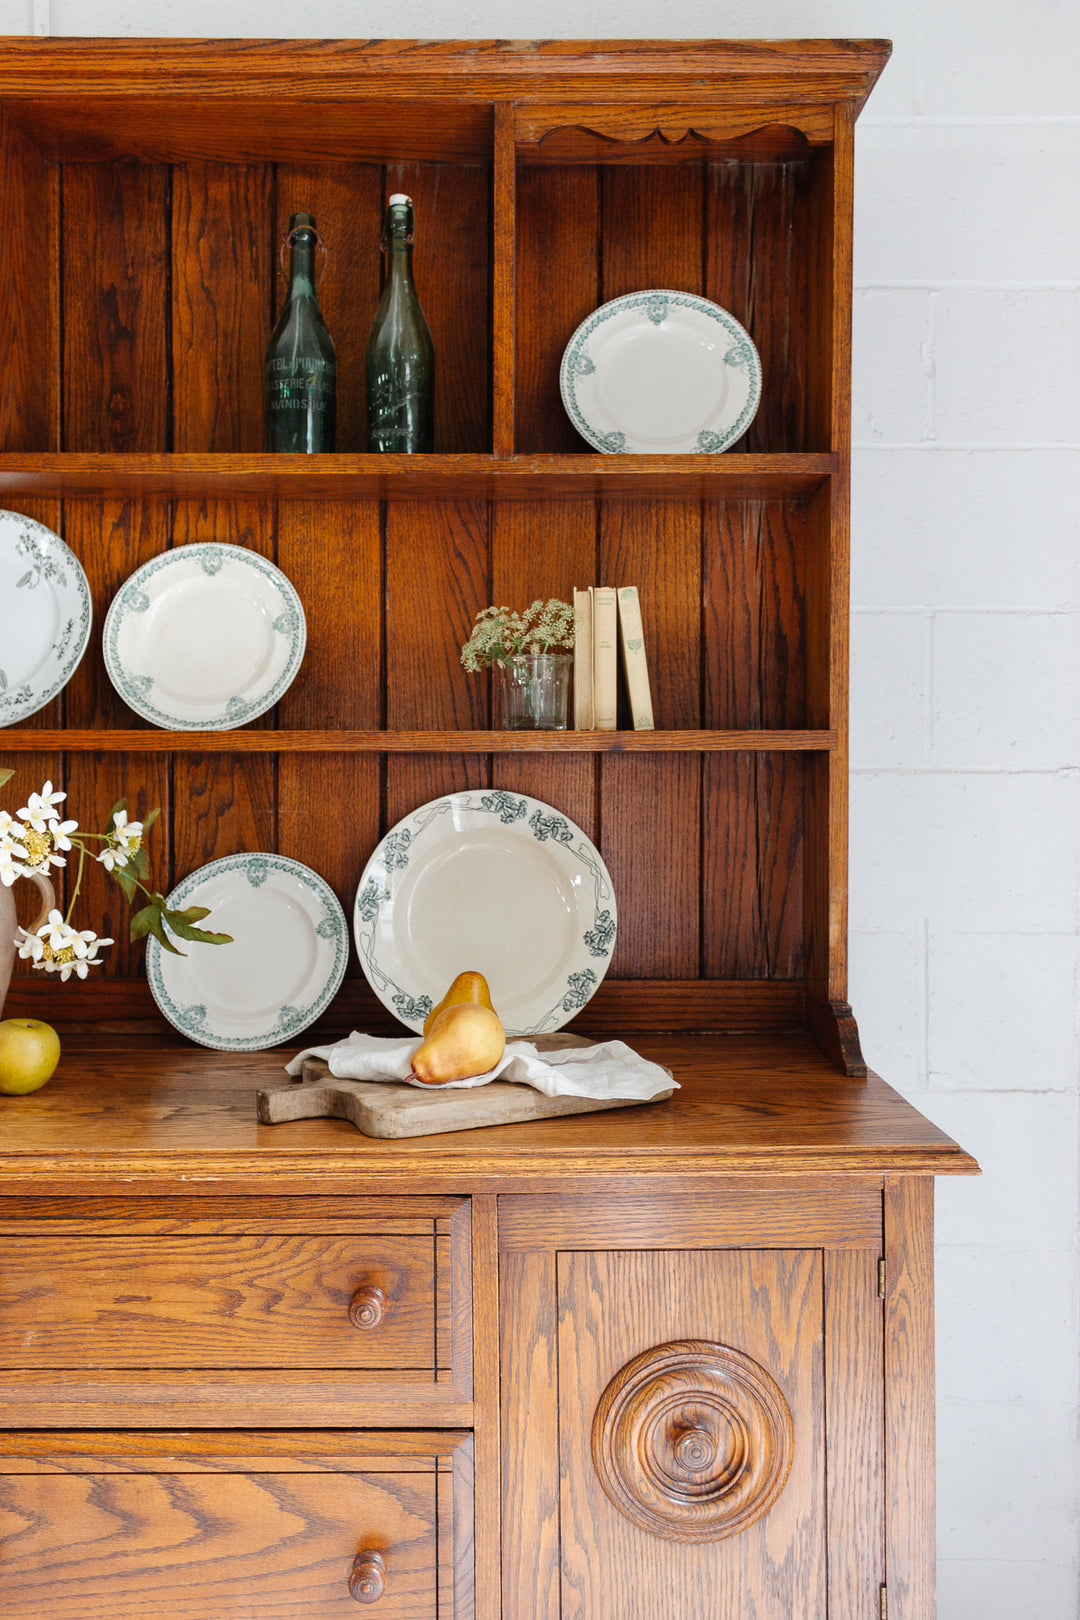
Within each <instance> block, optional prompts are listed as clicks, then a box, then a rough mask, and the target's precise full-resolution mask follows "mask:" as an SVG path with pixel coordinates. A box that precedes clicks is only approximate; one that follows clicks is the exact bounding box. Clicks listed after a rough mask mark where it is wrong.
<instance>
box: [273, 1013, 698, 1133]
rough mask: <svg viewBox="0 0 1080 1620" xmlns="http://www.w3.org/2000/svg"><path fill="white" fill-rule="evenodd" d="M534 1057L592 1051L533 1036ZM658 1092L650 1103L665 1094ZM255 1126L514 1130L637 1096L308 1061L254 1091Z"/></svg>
mask: <svg viewBox="0 0 1080 1620" xmlns="http://www.w3.org/2000/svg"><path fill="white" fill-rule="evenodd" d="M533 1044H534V1045H535V1046H536V1047H537V1048H538V1049H539V1050H540V1051H541V1052H557V1051H560V1050H565V1049H566V1047H568V1046H592V1045H593V1042H592V1041H587V1040H584V1039H583V1038H582V1037H581V1036H580V1035H538V1036H535V1037H534V1040H533ZM674 1089H675V1088H674V1086H673V1087H672V1088H671V1090H670V1091H662V1092H658V1093H657V1095H656V1096H655V1097H652V1098H650V1101H651V1102H663V1101H665V1100H666V1099H667V1098H668V1097H670V1096H671V1095H672V1092H673V1091H674ZM256 1097H257V1100H258V1111H259V1122H260V1124H263V1125H283V1124H285V1123H286V1122H287V1121H289V1120H292V1119H320V1118H323V1117H325V1118H329V1119H347V1120H351V1122H352V1123H353V1124H354V1125H355V1126H356V1128H357V1130H359V1131H363V1133H364V1135H365V1136H381V1137H386V1138H399V1137H404V1136H435V1135H437V1134H438V1133H440V1132H442V1131H472V1130H477V1129H478V1128H479V1127H480V1126H482V1125H515V1124H518V1123H520V1122H521V1121H522V1120H532V1119H557V1118H559V1117H561V1116H564V1115H567V1114H594V1113H599V1112H600V1111H601V1110H602V1109H606V1108H640V1107H641V1106H642V1104H641V1099H640V1098H637V1097H615V1098H612V1097H545V1096H544V1094H543V1093H542V1092H540V1091H534V1090H533V1088H532V1086H522V1085H515V1084H513V1083H511V1082H510V1081H506V1080H493V1081H492V1082H491V1084H490V1085H487V1086H476V1087H474V1088H473V1089H472V1090H466V1091H458V1090H447V1089H446V1088H444V1087H438V1086H436V1087H432V1088H431V1089H430V1090H429V1089H427V1088H425V1089H424V1090H421V1089H420V1087H419V1086H407V1085H404V1084H401V1083H399V1084H395V1083H394V1082H393V1081H385V1080H338V1079H336V1078H335V1076H334V1075H332V1074H331V1073H330V1069H329V1067H328V1065H327V1064H326V1063H325V1062H324V1061H323V1059H322V1058H307V1059H305V1062H304V1073H303V1079H302V1080H290V1081H286V1082H285V1084H283V1085H280V1086H270V1087H268V1088H267V1089H266V1090H265V1091H259V1092H256Z"/></svg>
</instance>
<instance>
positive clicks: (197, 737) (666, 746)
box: [0, 727, 836, 757]
mask: <svg viewBox="0 0 1080 1620" xmlns="http://www.w3.org/2000/svg"><path fill="white" fill-rule="evenodd" d="M835 747H836V732H835V731H269V730H265V731H259V730H244V729H241V730H237V731H159V730H157V729H156V728H153V727H149V728H145V729H139V730H134V729H133V730H129V731H119V730H117V731H108V730H106V731H74V730H73V731H65V730H52V731H45V730H42V731H35V730H32V729H30V728H26V727H20V728H10V729H8V730H6V731H0V757H2V756H3V755H4V754H5V753H19V754H26V753H51V752H53V751H59V750H61V749H63V750H66V751H67V752H68V753H79V754H85V753H125V754H157V753H177V754H209V753H213V754H272V753H280V754H537V753H540V754H560V753H568V754H624V753H634V754H678V753H684V754H685V753H690V754H721V753H769V754H773V753H785V754H792V753H828V752H830V751H831V750H833V749H835Z"/></svg>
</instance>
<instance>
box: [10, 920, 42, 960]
mask: <svg viewBox="0 0 1080 1620" xmlns="http://www.w3.org/2000/svg"><path fill="white" fill-rule="evenodd" d="M20 935H21V938H20ZM15 942H16V944H17V945H18V947H19V955H20V956H21V958H22V960H23V961H24V962H25V961H26V959H27V957H32V958H33V962H34V966H35V967H36V966H37V964H38V961H39V959H40V957H41V955H42V953H43V951H44V950H45V941H44V940H43V939H42V937H41V935H40V934H32V933H30V931H29V929H27V928H20V929H19V933H18V934H17V935H16V936H15Z"/></svg>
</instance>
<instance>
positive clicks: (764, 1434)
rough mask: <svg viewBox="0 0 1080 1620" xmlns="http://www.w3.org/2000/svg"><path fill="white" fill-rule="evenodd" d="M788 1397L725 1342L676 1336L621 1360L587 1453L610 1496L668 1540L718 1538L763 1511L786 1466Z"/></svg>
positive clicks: (639, 1522)
mask: <svg viewBox="0 0 1080 1620" xmlns="http://www.w3.org/2000/svg"><path fill="white" fill-rule="evenodd" d="M793 1450H794V1430H793V1427H792V1422H791V1411H790V1409H789V1407H788V1404H787V1401H786V1400H785V1399H784V1396H783V1394H782V1392H781V1390H780V1389H779V1387H778V1386H777V1384H776V1382H775V1380H774V1379H773V1378H771V1377H770V1376H769V1374H768V1373H767V1372H766V1371H765V1369H764V1367H761V1366H759V1364H758V1363H757V1362H756V1361H754V1360H753V1358H752V1357H750V1356H747V1355H744V1354H743V1352H742V1351H740V1350H732V1349H731V1348H730V1347H729V1346H728V1345H726V1344H714V1343H712V1342H710V1341H708V1340H704V1339H680V1340H676V1341H675V1342H673V1343H671V1344H662V1345H658V1346H657V1347H656V1348H655V1349H653V1350H646V1351H645V1352H644V1353H643V1354H642V1355H640V1356H635V1357H634V1359H633V1361H629V1362H627V1364H626V1366H625V1367H623V1368H622V1369H621V1370H620V1371H619V1372H617V1373H616V1374H615V1377H614V1378H613V1379H612V1380H611V1383H610V1384H609V1385H608V1387H607V1388H606V1389H605V1391H604V1393H603V1395H601V1397H600V1401H599V1404H598V1405H597V1408H596V1412H595V1415H594V1417H593V1425H592V1455H593V1465H594V1467H595V1468H596V1472H597V1475H598V1476H599V1479H600V1483H601V1485H602V1486H603V1487H604V1491H605V1492H606V1494H607V1496H608V1498H609V1499H610V1500H611V1502H613V1503H614V1505H615V1506H616V1507H617V1508H618V1510H619V1512H620V1513H622V1514H624V1515H625V1517H626V1518H628V1519H629V1520H630V1522H631V1523H632V1524H636V1525H638V1526H639V1527H640V1528H641V1529H642V1530H647V1531H649V1532H650V1533H651V1534H652V1535H655V1536H663V1537H664V1538H665V1539H666V1540H668V1541H719V1540H721V1539H722V1538H723V1537H724V1536H734V1535H738V1534H739V1532H740V1531H741V1530H745V1529H746V1528H747V1526H748V1525H751V1524H753V1523H754V1520H755V1519H759V1518H760V1517H761V1515H762V1514H763V1513H765V1512H767V1511H768V1509H769V1508H770V1507H771V1506H772V1504H773V1503H774V1502H775V1501H776V1498H777V1497H778V1496H779V1495H780V1492H781V1491H782V1490H783V1488H784V1485H785V1483H786V1481H787V1477H788V1474H789V1472H790V1470H791V1458H792V1452H793Z"/></svg>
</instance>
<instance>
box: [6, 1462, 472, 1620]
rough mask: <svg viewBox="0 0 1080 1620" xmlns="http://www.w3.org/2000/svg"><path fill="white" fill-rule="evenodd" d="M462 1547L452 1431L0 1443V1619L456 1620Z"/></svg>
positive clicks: (468, 1507) (468, 1504)
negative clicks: (361, 1616)
mask: <svg viewBox="0 0 1080 1620" xmlns="http://www.w3.org/2000/svg"><path fill="white" fill-rule="evenodd" d="M471 1537H472V1465H471V1440H470V1439H469V1438H468V1437H467V1436H462V1435H454V1434H445V1435H438V1434H426V1435H408V1436H401V1435H393V1434H382V1435H380V1434H365V1435H362V1436H357V1437H355V1438H353V1437H343V1436H340V1435H333V1434H314V1435H284V1436H282V1435H267V1434H249V1435H242V1434H241V1435H228V1434H208V1435H203V1436H201V1437H196V1438H194V1439H193V1438H192V1436H190V1435H177V1434H162V1435H148V1434H141V1435H131V1434H128V1435H121V1434H103V1435H94V1436H92V1437H90V1436H88V1437H86V1438H85V1439H79V1438H78V1437H77V1436H71V1435H56V1436H52V1437H50V1438H48V1439H43V1438H42V1437H40V1436H35V1435H7V1436H0V1613H2V1614H3V1615H4V1617H5V1620H71V1617H72V1616H76V1615H77V1616H78V1620H147V1617H148V1616H149V1615H153V1616H154V1620H226V1617H230V1616H231V1617H235V1620H240V1617H243V1620H253V1617H255V1616H258V1617H259V1620H351V1617H352V1616H354V1615H356V1614H357V1612H358V1609H357V1604H358V1603H359V1604H362V1605H366V1604H368V1603H370V1604H371V1612H372V1614H374V1615H378V1616H379V1617H380V1620H436V1617H438V1620H471V1617H472V1613H473V1605H472V1545H471ZM372 1555H375V1556H372ZM350 1581H351V1582H352V1586H353V1590H352V1591H351V1592H350ZM365 1582H366V1584H364V1585H362V1584H361V1583H365Z"/></svg>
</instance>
